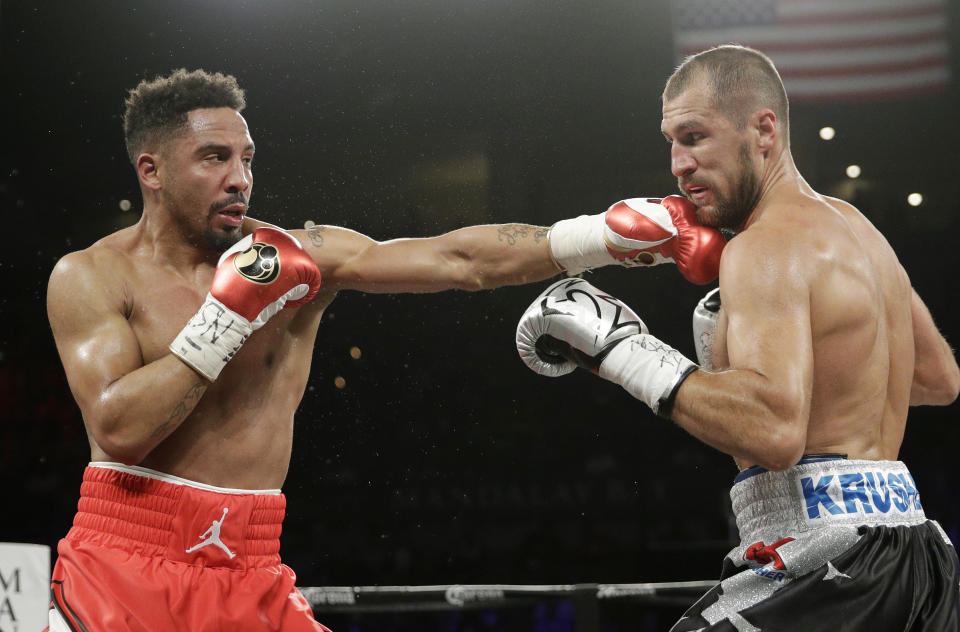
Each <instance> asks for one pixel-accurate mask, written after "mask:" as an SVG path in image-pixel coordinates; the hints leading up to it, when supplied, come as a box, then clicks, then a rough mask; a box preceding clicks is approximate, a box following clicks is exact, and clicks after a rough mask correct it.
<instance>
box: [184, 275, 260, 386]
mask: <svg viewBox="0 0 960 632" xmlns="http://www.w3.org/2000/svg"><path fill="white" fill-rule="evenodd" d="M251 333H253V326H252V325H251V323H250V321H248V320H247V319H246V318H244V317H243V316H241V315H239V314H237V313H236V312H234V311H232V310H230V309H229V308H228V307H227V306H226V305H224V304H223V303H221V302H220V301H218V300H217V299H215V298H213V296H212V295H210V294H209V293H208V294H207V298H206V299H205V300H204V302H203V305H202V306H201V307H200V310H199V311H198V312H197V313H196V314H194V316H193V318H191V319H190V321H189V322H188V323H187V325H186V327H184V328H183V329H182V330H180V333H179V334H177V337H176V338H174V339H173V342H171V343H170V351H171V352H172V353H173V354H174V355H176V356H177V357H179V358H180V359H181V360H183V361H184V362H185V363H186V364H188V365H189V366H190V367H192V368H193V369H194V370H196V371H197V372H198V373H200V374H201V375H203V376H204V377H206V378H207V379H208V380H210V381H211V382H212V381H214V380H216V379H217V376H218V375H220V371H222V370H223V367H225V366H226V365H227V362H229V361H230V359H231V358H233V356H234V355H236V353H237V351H239V349H240V347H241V346H242V345H243V343H244V342H245V341H246V339H247V338H249V337H250V334H251Z"/></svg>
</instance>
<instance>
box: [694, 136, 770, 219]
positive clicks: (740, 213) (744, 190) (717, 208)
mask: <svg viewBox="0 0 960 632" xmlns="http://www.w3.org/2000/svg"><path fill="white" fill-rule="evenodd" d="M737 167H738V169H737V173H736V180H735V182H734V186H733V191H732V192H731V193H730V195H729V196H722V195H720V194H718V193H716V189H714V195H715V196H716V203H715V204H714V211H713V217H712V218H710V220H711V221H710V222H709V223H707V222H704V223H705V224H707V225H712V226H715V227H717V228H719V229H721V230H726V231H737V230H739V229H740V228H741V227H742V226H743V224H744V223H745V222H746V221H747V218H748V217H750V213H752V212H753V209H754V208H756V206H757V203H758V202H759V201H760V186H759V179H758V178H757V172H756V169H755V163H754V160H753V158H752V157H751V155H750V147H749V146H748V145H747V143H743V144H741V145H740V149H739V151H738V152H737ZM681 191H683V187H682V186H681ZM684 195H686V193H684ZM697 219H699V220H700V221H701V222H702V221H703V219H704V218H702V217H701V215H700V209H697Z"/></svg>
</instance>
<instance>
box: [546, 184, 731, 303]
mask: <svg viewBox="0 0 960 632" xmlns="http://www.w3.org/2000/svg"><path fill="white" fill-rule="evenodd" d="M725 245H726V239H725V238H724V237H723V234H722V233H721V232H720V231H719V230H717V229H715V228H710V227H707V226H702V225H701V224H700V223H699V222H698V221H697V216H696V206H694V204H693V203H692V202H690V201H689V200H687V199H686V198H683V197H680V196H678V195H671V196H668V197H666V198H662V199H660V198H631V199H629V200H622V201H620V202H617V203H616V204H614V205H612V206H611V207H610V208H608V209H607V210H606V212H604V213H601V214H599V215H581V216H580V217H575V218H573V219H568V220H561V221H559V222H557V223H556V224H554V225H553V227H552V228H551V229H550V251H551V253H552V255H553V258H554V259H555V260H556V261H557V263H559V264H560V265H561V266H562V267H563V268H564V269H565V270H566V271H567V273H568V274H579V273H580V272H582V271H584V270H588V269H590V268H595V267H599V266H603V265H609V264H619V265H622V266H626V267H632V266H654V265H659V264H661V263H669V262H674V263H676V264H677V268H678V269H679V270H680V272H681V273H682V274H683V276H684V277H686V278H687V280H689V281H691V282H692V283H697V284H701V285H702V284H705V283H710V282H711V281H713V280H714V279H716V278H717V276H718V275H719V271H720V254H721V252H722V251H723V247H724V246H725Z"/></svg>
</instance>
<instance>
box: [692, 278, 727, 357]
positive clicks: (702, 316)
mask: <svg viewBox="0 0 960 632" xmlns="http://www.w3.org/2000/svg"><path fill="white" fill-rule="evenodd" d="M719 318H720V288H714V289H712V290H710V291H709V292H707V294H706V296H704V297H703V298H702V299H700V302H699V303H697V307H696V308H695V309H694V310H693V345H694V347H696V350H697V362H698V363H699V364H700V366H701V367H703V368H704V369H706V370H707V371H713V370H714V368H715V365H714V363H713V343H714V342H715V341H716V338H717V320H718V319H719Z"/></svg>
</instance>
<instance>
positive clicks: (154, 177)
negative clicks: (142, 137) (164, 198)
mask: <svg viewBox="0 0 960 632" xmlns="http://www.w3.org/2000/svg"><path fill="white" fill-rule="evenodd" d="M136 168H137V177H138V178H139V179H140V182H141V184H143V186H145V187H146V188H148V189H150V190H151V191H158V190H160V188H161V187H162V183H161V182H160V172H159V169H158V165H157V157H156V156H154V155H153V154H140V155H139V156H137V163H136Z"/></svg>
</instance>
